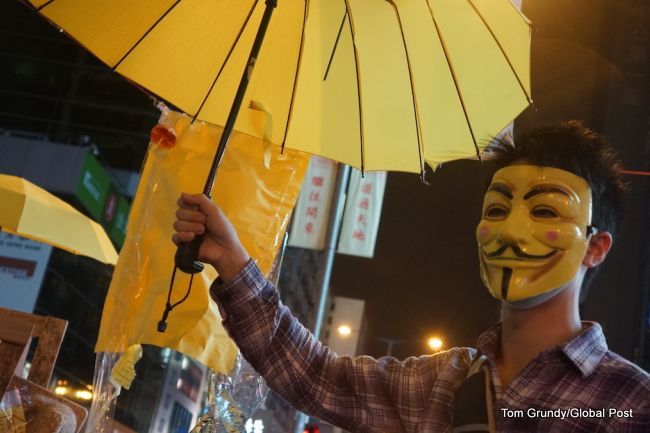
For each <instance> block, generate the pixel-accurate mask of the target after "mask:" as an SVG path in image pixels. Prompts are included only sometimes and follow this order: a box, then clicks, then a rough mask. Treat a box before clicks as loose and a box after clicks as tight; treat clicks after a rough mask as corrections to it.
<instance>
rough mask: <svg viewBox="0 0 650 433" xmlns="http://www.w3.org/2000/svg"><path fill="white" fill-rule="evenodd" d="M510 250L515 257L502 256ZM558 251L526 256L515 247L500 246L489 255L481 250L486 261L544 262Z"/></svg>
mask: <svg viewBox="0 0 650 433" xmlns="http://www.w3.org/2000/svg"><path fill="white" fill-rule="evenodd" d="M508 248H510V249H512V252H513V253H514V254H515V257H508V256H505V257H504V256H503V253H505V252H506V250H507V249H508ZM557 251H558V250H552V251H550V252H549V253H547V254H543V255H539V256H538V255H534V254H527V253H525V252H523V251H522V250H521V248H519V247H518V246H517V245H502V246H501V247H499V248H498V249H497V250H496V251H493V252H491V253H488V252H487V251H485V250H484V249H483V254H484V255H485V258H486V259H492V260H521V259H523V260H546V259H550V258H551V257H553V256H554V255H555V254H556V253H557Z"/></svg>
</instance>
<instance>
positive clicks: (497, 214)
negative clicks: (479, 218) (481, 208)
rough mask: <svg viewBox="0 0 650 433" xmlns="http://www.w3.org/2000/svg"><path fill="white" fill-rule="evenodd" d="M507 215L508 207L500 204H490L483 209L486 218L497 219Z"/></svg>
mask: <svg viewBox="0 0 650 433" xmlns="http://www.w3.org/2000/svg"><path fill="white" fill-rule="evenodd" d="M507 216H508V209H507V208H506V207H505V206H503V205H500V204H493V205H490V206H489V207H488V208H487V209H486V210H485V218H487V219H492V220H498V219H503V218H505V217H507Z"/></svg>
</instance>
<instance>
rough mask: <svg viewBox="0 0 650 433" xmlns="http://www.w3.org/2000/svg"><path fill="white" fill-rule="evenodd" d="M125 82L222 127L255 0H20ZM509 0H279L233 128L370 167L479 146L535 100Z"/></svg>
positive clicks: (419, 166)
mask: <svg viewBox="0 0 650 433" xmlns="http://www.w3.org/2000/svg"><path fill="white" fill-rule="evenodd" d="M29 3H30V4H31V5H32V6H33V7H35V8H37V9H38V11H39V12H40V13H41V14H43V15H44V16H46V17H47V18H48V19H49V20H51V21H52V22H53V23H55V24H56V25H57V26H59V27H60V28H62V29H63V30H64V31H66V32H67V33H68V34H70V35H71V36H72V37H73V38H74V39H76V40H77V41H79V42H80V43H81V44H83V45H84V46H86V47H87V48H88V49H89V50H90V51H91V52H93V53H94V54H95V55H96V56H97V57H98V58H99V59H101V60H102V61H103V62H105V63H106V64H107V65H109V66H110V67H111V68H113V69H114V70H115V71H117V72H118V73H120V74H122V75H123V76H125V77H127V78H128V79H129V80H131V81H133V82H135V83H137V84H138V85H140V86H142V87H144V88H146V89H147V90H148V91H149V92H151V93H153V94H155V95H157V96H158V97H160V98H162V99H165V100H166V101H168V102H170V103H171V104H173V105H174V106H176V107H178V108H180V109H182V110H183V111H185V112H186V113H188V114H190V115H191V116H193V117H196V118H198V119H201V120H205V121H208V122H211V123H214V124H219V125H224V124H226V118H227V116H228V113H229V109H230V106H231V104H232V100H233V97H234V95H235V93H236V90H237V87H238V85H239V80H240V77H241V73H242V71H243V70H244V69H245V68H246V65H247V57H248V54H249V52H250V51H251V45H252V43H253V40H254V37H255V34H256V31H257V27H258V24H259V23H260V21H261V19H262V15H263V11H264V9H265V4H264V2H263V1H260V0H209V1H207V0H146V1H145V0H142V1H137V2H134V1H131V0H113V1H110V2H109V1H104V0H29ZM529 48H530V26H529V23H528V21H527V20H526V19H525V18H524V17H523V16H522V15H521V13H520V12H519V10H518V9H517V8H516V7H514V6H513V5H512V4H511V3H510V2H509V1H508V0H419V1H414V0H383V1H380V0H341V1H334V0H304V1H297V0H279V2H278V6H277V9H276V11H275V12H274V15H273V18H272V19H271V22H270V26H269V28H268V31H267V34H266V39H265V41H264V43H263V45H262V50H261V52H260V53H259V56H258V57H257V58H256V62H255V70H254V72H253V74H252V76H251V77H250V84H249V86H248V90H247V91H246V94H245V96H244V99H243V105H242V109H241V111H240V113H239V117H238V118H237V122H236V124H235V129H237V130H239V131H241V132H244V133H246V134H250V135H252V136H254V137H258V138H261V139H264V140H266V141H268V142H272V143H275V144H279V145H283V146H287V147H290V148H294V149H298V150H302V151H306V152H309V153H312V154H317V155H321V156H325V157H327V158H331V159H334V160H337V161H341V162H344V163H346V164H349V165H352V166H354V167H357V168H361V169H365V170H397V171H408V172H422V171H423V169H424V162H425V161H426V162H427V163H429V164H431V165H432V166H436V165H438V164H440V163H442V162H445V161H449V160H453V159H458V158H463V157H468V156H472V155H476V153H477V152H478V151H479V149H480V148H481V147H482V146H483V145H485V144H486V143H487V142H488V141H489V140H490V139H491V138H492V137H494V136H496V135H497V134H498V133H499V132H500V131H501V130H502V129H503V128H504V127H505V126H506V125H507V124H508V123H509V122H510V121H512V119H513V118H514V117H516V116H517V115H518V114H519V113H520V112H521V111H522V110H523V109H524V108H525V107H526V106H527V105H528V103H529V102H530V79H529V75H530V73H529Z"/></svg>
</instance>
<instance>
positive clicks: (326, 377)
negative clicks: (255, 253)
mask: <svg viewBox="0 0 650 433" xmlns="http://www.w3.org/2000/svg"><path fill="white" fill-rule="evenodd" d="M211 294H212V297H213V298H214V299H215V300H216V301H217V302H218V303H219V305H220V309H221V312H222V315H223V318H224V325H225V327H226V329H227V330H228V332H229V333H230V335H231V336H232V337H233V339H234V340H235V341H236V342H237V344H238V346H239V348H240V349H241V351H242V354H243V355H244V357H245V358H246V359H247V360H248V361H249V362H250V363H251V364H252V365H253V366H254V367H255V368H256V369H257V370H258V371H259V372H260V373H261V374H262V375H263V376H264V378H265V379H266V380H267V382H268V384H269V386H270V387H271V388H272V389H273V390H274V391H275V392H277V393H278V394H279V395H281V396H282V397H283V398H284V399H286V400H287V401H288V402H289V403H290V404H292V405H293V406H294V407H295V408H297V409H300V410H301V411H303V412H305V413H307V414H309V415H312V416H315V417H317V418H320V419H323V420H325V421H327V422H329V423H331V424H334V425H337V426H340V427H341V428H344V429H346V430H348V431H351V432H364V433H365V432H368V433H370V432H372V433H379V432H382V433H388V432H390V433H398V432H400V433H401V432H447V431H451V430H450V429H451V421H452V420H451V413H452V405H453V404H454V392H455V390H456V389H457V388H458V387H459V386H460V384H461V383H462V382H463V380H464V379H465V377H466V375H467V369H468V366H469V364H470V362H471V360H472V359H473V357H474V356H475V355H476V352H477V350H475V349H470V348H454V349H451V350H448V351H445V352H441V353H437V354H435V355H426V356H420V357H411V358H408V359H406V360H404V361H399V360H397V359H395V358H392V357H383V358H379V359H374V358H371V357H369V356H359V357H350V356H339V355H337V354H335V353H333V352H332V351H331V350H329V349H328V348H327V347H326V346H324V345H322V344H321V343H320V342H319V341H317V340H316V339H315V338H314V337H313V336H312V335H311V334H310V332H309V331H308V330H307V329H305V328H304V327H303V326H302V325H301V324H300V323H299V322H298V320H297V319H296V318H294V317H293V316H292V315H291V312H290V311H289V310H288V309H287V307H285V306H284V305H283V304H282V303H281V302H280V299H279V295H278V292H277V290H275V288H274V287H273V286H272V285H271V284H270V283H269V282H267V281H266V280H265V279H264V277H263V276H262V274H261V273H260V271H259V270H258V268H257V266H256V265H255V263H254V262H253V261H251V262H250V263H249V264H248V265H247V266H246V267H245V268H244V269H243V270H242V272H241V273H240V274H239V275H238V277H237V278H236V279H235V280H234V281H233V282H231V283H230V284H228V285H224V284H222V283H221V281H220V280H217V282H215V284H213V286H212V288H211ZM583 327H584V331H583V332H582V333H581V334H580V335H578V336H577V337H575V338H574V339H573V340H571V341H569V342H568V343H566V344H564V345H562V346H559V347H557V348H555V349H552V350H548V351H545V352H542V353H540V354H539V355H538V356H537V357H536V358H535V359H534V360H533V361H532V362H531V363H530V364H528V365H527V366H526V367H525V368H524V369H523V370H522V371H521V372H520V373H519V375H518V377H517V378H515V380H513V382H512V384H511V385H510V386H509V387H508V388H507V389H505V390H504V389H503V388H502V387H501V385H500V380H499V376H498V373H497V370H496V368H495V353H496V349H497V341H498V336H499V331H500V327H499V325H496V326H494V327H492V328H491V329H489V330H488V331H486V332H485V333H484V334H482V335H481V336H480V337H479V339H478V343H477V348H478V352H480V353H482V354H484V355H486V357H487V358H488V364H489V367H490V371H491V379H492V385H493V395H494V397H495V398H494V400H495V401H494V411H495V420H496V425H497V429H498V431H501V432H553V433H565V432H584V433H587V432H588V433H594V432H638V433H641V432H644V433H648V432H650V376H649V375H648V374H647V373H646V372H644V371H643V370H641V369H640V368H638V367H636V366H635V365H633V364H632V363H630V362H628V361H626V360H625V359H623V358H621V357H620V356H618V355H616V354H615V353H613V352H611V351H609V350H608V349H607V345H606V343H605V337H604V336H603V333H602V330H601V327H600V325H598V324H597V323H589V322H585V323H584V324H583ZM610 410H613V411H616V410H618V411H621V412H611V411H610ZM624 411H627V412H624Z"/></svg>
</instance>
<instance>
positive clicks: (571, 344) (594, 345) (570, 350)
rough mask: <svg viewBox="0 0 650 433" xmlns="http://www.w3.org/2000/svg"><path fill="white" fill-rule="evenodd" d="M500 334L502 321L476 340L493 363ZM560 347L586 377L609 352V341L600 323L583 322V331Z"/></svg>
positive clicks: (480, 350) (478, 347) (479, 348)
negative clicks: (606, 339) (607, 341)
mask: <svg viewBox="0 0 650 433" xmlns="http://www.w3.org/2000/svg"><path fill="white" fill-rule="evenodd" d="M500 335H501V323H497V324H496V325H494V326H492V327H490V328H489V329H488V330H487V331H485V332H484V333H483V334H481V336H480V337H479V338H478V340H477V342H476V347H477V349H478V351H479V352H480V353H481V354H483V355H485V356H486V357H487V358H488V359H489V360H490V361H491V362H493V363H494V362H495V361H496V352H497V348H498V345H499V336H500ZM558 349H559V350H560V352H562V353H564V354H565V355H566V357H567V358H568V360H569V361H571V363H572V364H573V365H575V366H576V368H577V369H578V370H580V372H581V373H582V375H583V376H584V377H586V376H589V375H590V374H591V373H592V372H593V371H594V370H595V369H596V367H597V366H598V363H599V362H600V360H601V359H602V358H603V356H604V355H605V353H606V352H607V343H606V341H605V336H604V335H603V329H602V328H601V327H600V325H599V324H598V323H596V322H582V332H581V333H580V334H578V335H576V336H575V337H574V338H573V339H571V340H569V341H567V342H566V343H564V344H562V345H560V346H558ZM495 365H496V364H495Z"/></svg>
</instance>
